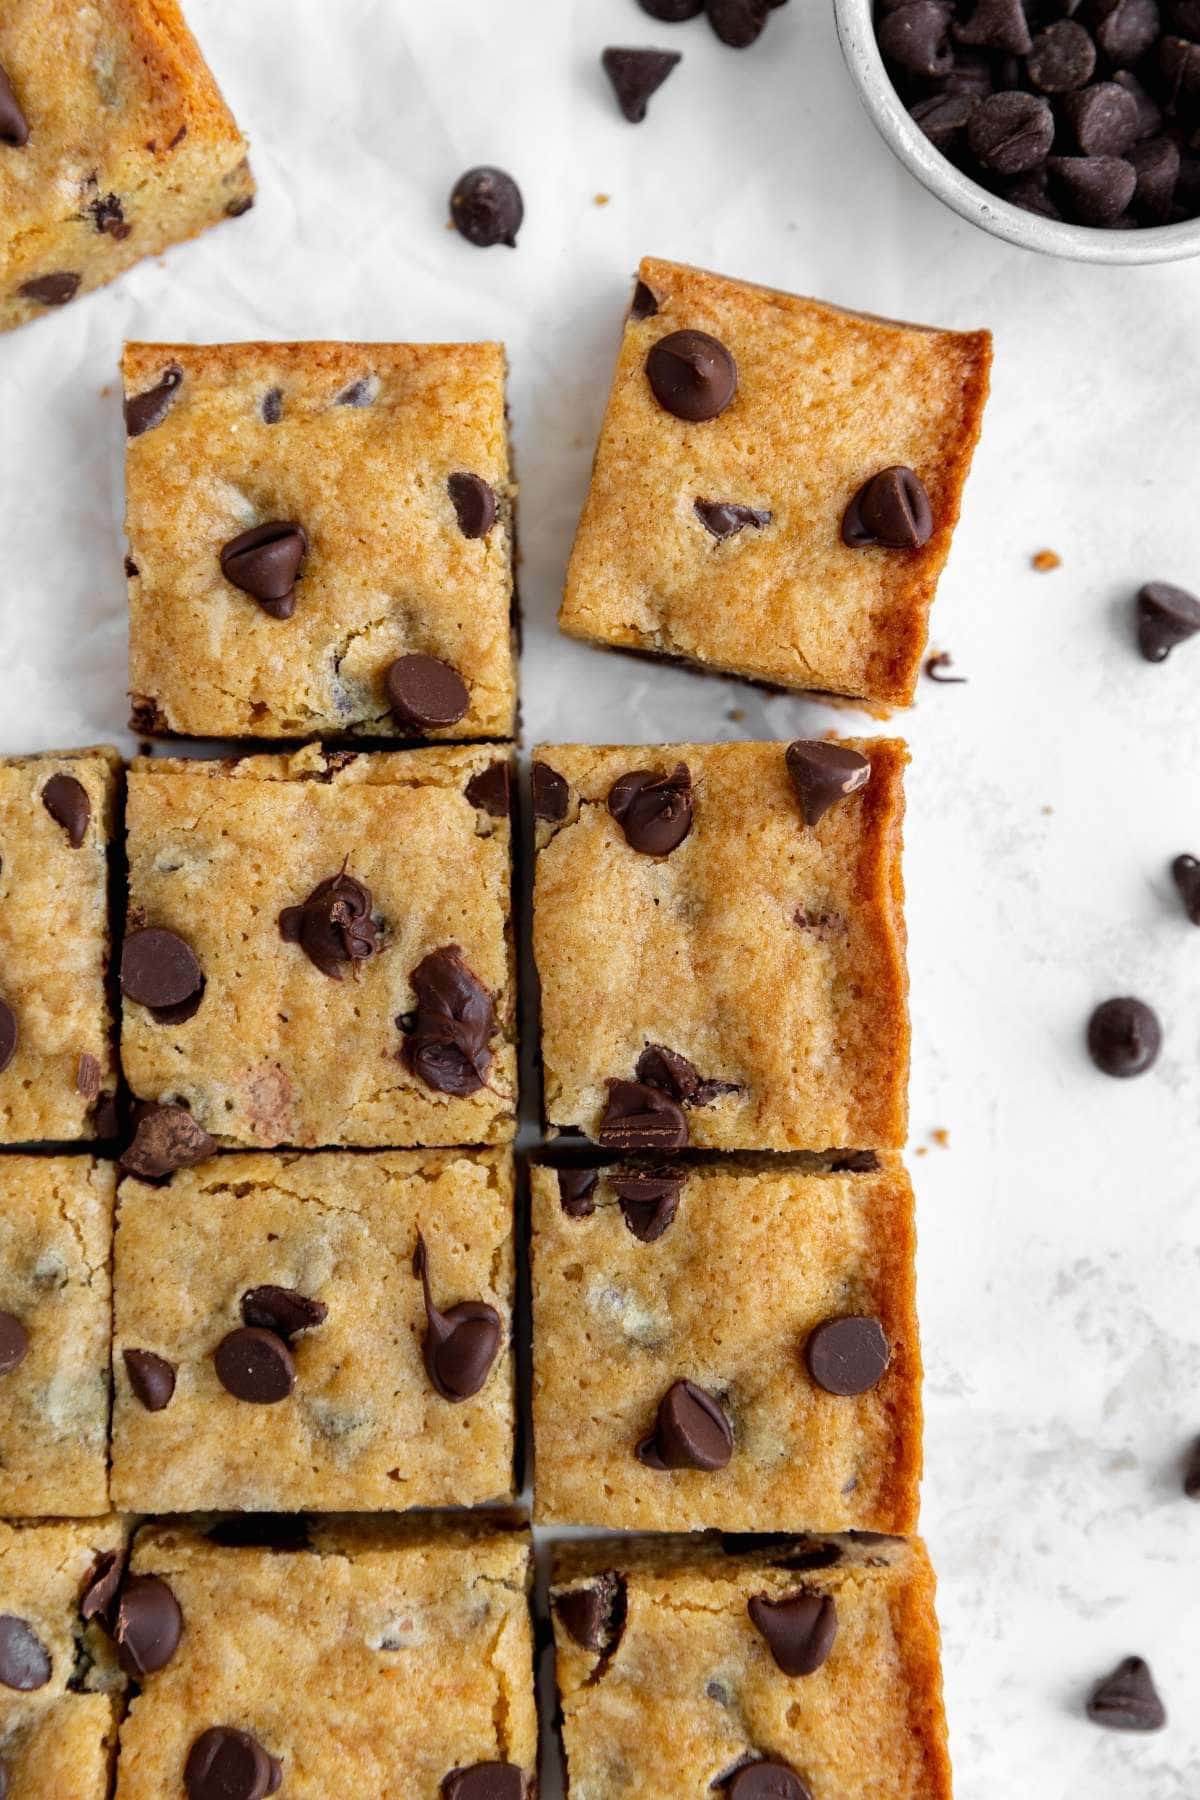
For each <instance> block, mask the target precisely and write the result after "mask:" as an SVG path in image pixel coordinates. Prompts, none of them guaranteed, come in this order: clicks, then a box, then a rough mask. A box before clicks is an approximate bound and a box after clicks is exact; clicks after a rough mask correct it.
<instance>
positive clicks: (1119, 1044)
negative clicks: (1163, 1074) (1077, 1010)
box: [1087, 995, 1162, 1080]
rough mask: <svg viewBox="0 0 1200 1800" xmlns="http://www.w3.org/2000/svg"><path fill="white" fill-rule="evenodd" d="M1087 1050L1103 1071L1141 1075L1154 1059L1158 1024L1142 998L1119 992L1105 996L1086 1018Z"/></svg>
mask: <svg viewBox="0 0 1200 1800" xmlns="http://www.w3.org/2000/svg"><path fill="white" fill-rule="evenodd" d="M1087 1046H1088V1053H1089V1055H1090V1056H1091V1059H1092V1061H1093V1062H1094V1063H1095V1065H1096V1067H1097V1068H1098V1069H1099V1070H1100V1072H1101V1074H1104V1075H1115V1076H1117V1077H1118V1078H1119V1079H1122V1080H1125V1079H1128V1078H1129V1077H1130V1076H1131V1075H1144V1074H1145V1073H1146V1070H1147V1069H1149V1068H1152V1067H1153V1065H1154V1063H1156V1062H1157V1060H1158V1053H1159V1051H1160V1050H1161V1049H1162V1026H1161V1025H1160V1024H1159V1022H1158V1015H1157V1013H1155V1012H1154V1011H1153V1009H1152V1008H1151V1007H1149V1006H1147V1005H1146V1002H1145V1001H1144V1000H1135V999H1134V998H1133V997H1132V996H1129V995H1123V996H1121V997H1120V998H1118V999H1115V1000H1105V1001H1104V1002H1103V1004H1102V1005H1100V1006H1098V1007H1097V1008H1096V1010H1095V1012H1094V1013H1093V1014H1092V1016H1091V1018H1090V1019H1089V1020H1088V1028H1087Z"/></svg>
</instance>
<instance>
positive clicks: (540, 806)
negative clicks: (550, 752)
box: [530, 762, 571, 825]
mask: <svg viewBox="0 0 1200 1800" xmlns="http://www.w3.org/2000/svg"><path fill="white" fill-rule="evenodd" d="M530 774H531V776H532V778H533V816H534V818H535V819H544V820H545V821H546V823H547V824H548V825H558V824H559V823H561V821H562V820H563V819H565V818H566V816H567V808H568V806H569V805H570V800H571V790H570V788H569V787H568V786H567V783H566V780H565V779H564V777H563V776H561V775H560V774H559V772H558V770H557V769H552V768H551V767H550V764H549V763H544V762H535V763H534V765H533V768H532V769H531V770H530Z"/></svg>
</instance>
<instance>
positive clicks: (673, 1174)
mask: <svg viewBox="0 0 1200 1800" xmlns="http://www.w3.org/2000/svg"><path fill="white" fill-rule="evenodd" d="M611 1180H612V1188H613V1192H614V1193H615V1194H616V1196H617V1203H618V1205H619V1206H620V1208H621V1213H622V1216H623V1217H624V1220H625V1223H626V1225H627V1226H628V1228H629V1230H630V1231H631V1232H632V1233H633V1235H634V1237H635V1238H636V1239H637V1240H638V1242H639V1243H640V1244H653V1243H656V1242H657V1241H658V1239H659V1238H660V1237H662V1235H663V1233H664V1232H665V1231H666V1230H667V1229H668V1227H669V1226H670V1225H671V1224H672V1223H673V1221H674V1218H675V1214H676V1213H677V1212H678V1211H679V1199H680V1195H681V1194H682V1192H683V1183H684V1173H683V1171H682V1170H680V1169H666V1170H663V1171H661V1172H660V1173H657V1174H652V1173H651V1172H650V1171H649V1170H646V1169H624V1170H621V1171H620V1172H619V1173H617V1174H614V1175H613V1176H612V1177H611Z"/></svg>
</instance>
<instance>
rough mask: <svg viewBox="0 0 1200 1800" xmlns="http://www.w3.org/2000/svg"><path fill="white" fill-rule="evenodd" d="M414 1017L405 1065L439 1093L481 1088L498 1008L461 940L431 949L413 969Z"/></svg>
mask: <svg viewBox="0 0 1200 1800" xmlns="http://www.w3.org/2000/svg"><path fill="white" fill-rule="evenodd" d="M410 979H411V981H412V986H413V992H414V993H415V995H416V998H417V1008H416V1017H415V1019H414V1020H413V1021H412V1024H411V1027H410V1028H409V1029H408V1031H407V1035H406V1039H405V1044H404V1048H403V1050H402V1051H401V1056H402V1059H403V1061H404V1063H405V1065H406V1066H407V1067H408V1068H410V1069H411V1070H412V1072H413V1074H414V1075H419V1076H420V1078H421V1080H422V1081H424V1082H425V1084H426V1085H427V1086H428V1087H431V1088H433V1089H434V1091H435V1092H436V1093H439V1094H454V1095H457V1096H459V1097H460V1098H461V1097H464V1096H466V1095H468V1094H474V1093H477V1092H478V1091H479V1089H480V1088H481V1087H483V1085H484V1083H485V1082H486V1080H487V1075H488V1070H489V1069H490V1068H491V1066H492V1053H491V1051H490V1050H489V1049H488V1040H489V1039H490V1038H491V1036H492V1034H493V1032H494V1031H495V1029H496V1009H495V1006H494V1005H493V1003H492V997H491V995H490V994H489V993H488V991H487V989H486V988H485V987H484V986H483V984H482V983H481V982H479V981H478V980H477V979H476V978H475V976H474V975H473V974H472V973H471V971H470V969H469V968H468V967H467V965H466V963H465V962H464V961H463V957H462V952H461V950H460V949H459V948H458V945H457V944H448V945H446V947H445V948H444V949H441V950H431V951H430V953H429V955H428V956H426V957H423V958H422V960H421V961H420V962H419V963H418V964H417V967H416V968H415V969H414V970H413V972H412V976H411V978H410Z"/></svg>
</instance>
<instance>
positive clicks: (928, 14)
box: [878, 0, 954, 78]
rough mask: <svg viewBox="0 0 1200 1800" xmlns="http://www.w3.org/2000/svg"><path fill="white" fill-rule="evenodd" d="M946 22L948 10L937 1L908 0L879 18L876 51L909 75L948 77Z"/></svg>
mask: <svg viewBox="0 0 1200 1800" xmlns="http://www.w3.org/2000/svg"><path fill="white" fill-rule="evenodd" d="M949 23H950V8H949V7H948V6H945V5H942V4H941V0H908V4H907V5H904V6H897V7H896V8H895V9H894V10H893V11H892V12H889V13H886V14H885V15H884V17H883V18H882V19H880V21H879V29H878V37H879V48H880V50H881V51H882V52H883V54H884V56H885V57H887V59H888V61H889V62H893V63H895V64H896V65H897V67H898V68H901V69H903V70H905V72H906V73H907V74H909V75H922V76H925V77H927V78H932V77H935V76H939V75H948V74H949V73H950V70H951V69H952V68H953V67H954V52H953V51H952V50H951V48H950V42H949V38H948V36H947V28H948V26H949Z"/></svg>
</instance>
